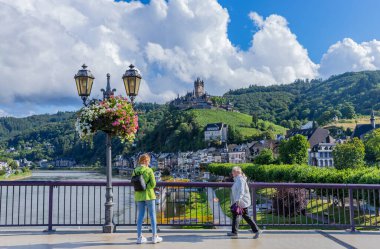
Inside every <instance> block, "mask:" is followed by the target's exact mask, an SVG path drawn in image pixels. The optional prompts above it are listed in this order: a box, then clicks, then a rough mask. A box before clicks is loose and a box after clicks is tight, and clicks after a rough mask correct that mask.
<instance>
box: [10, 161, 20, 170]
mask: <svg viewBox="0 0 380 249" xmlns="http://www.w3.org/2000/svg"><path fill="white" fill-rule="evenodd" d="M8 166H9V167H10V168H11V169H12V170H16V169H18V164H17V162H16V161H15V160H9V161H8Z"/></svg>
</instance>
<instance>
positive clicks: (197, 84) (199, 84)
mask: <svg viewBox="0 0 380 249" xmlns="http://www.w3.org/2000/svg"><path fill="white" fill-rule="evenodd" d="M204 94H205V83H204V82H203V80H201V79H199V78H197V80H196V81H194V95H195V97H196V98H199V97H201V96H203V95H204Z"/></svg>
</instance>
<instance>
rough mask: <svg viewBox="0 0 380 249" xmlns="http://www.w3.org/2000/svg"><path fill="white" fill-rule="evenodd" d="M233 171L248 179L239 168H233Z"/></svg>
mask: <svg viewBox="0 0 380 249" xmlns="http://www.w3.org/2000/svg"><path fill="white" fill-rule="evenodd" d="M232 171H234V172H237V173H239V174H240V175H242V176H244V177H247V176H246V175H245V174H244V172H243V170H242V169H241V168H240V167H239V166H235V167H233V168H232Z"/></svg>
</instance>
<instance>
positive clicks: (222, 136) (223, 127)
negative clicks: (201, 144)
mask: <svg viewBox="0 0 380 249" xmlns="http://www.w3.org/2000/svg"><path fill="white" fill-rule="evenodd" d="M227 134H228V125H227V124H224V123H213V124H207V125H206V128H205V131H204V135H205V141H206V142H211V141H215V142H221V143H225V142H227Z"/></svg>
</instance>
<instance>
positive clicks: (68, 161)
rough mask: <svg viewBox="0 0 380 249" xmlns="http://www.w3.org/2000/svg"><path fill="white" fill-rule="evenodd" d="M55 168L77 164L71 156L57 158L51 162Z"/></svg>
mask: <svg viewBox="0 0 380 249" xmlns="http://www.w3.org/2000/svg"><path fill="white" fill-rule="evenodd" d="M51 164H52V165H53V166H54V167H55V168H69V167H74V166H76V165H77V162H76V161H75V159H72V158H57V159H55V160H54V161H52V162H51Z"/></svg>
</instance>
